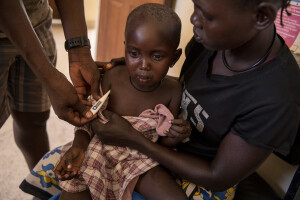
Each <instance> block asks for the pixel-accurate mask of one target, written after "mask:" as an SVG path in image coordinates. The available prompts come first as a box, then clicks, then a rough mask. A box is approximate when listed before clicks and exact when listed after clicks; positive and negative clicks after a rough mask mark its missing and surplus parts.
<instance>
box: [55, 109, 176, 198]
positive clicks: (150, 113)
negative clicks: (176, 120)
mask: <svg viewBox="0 0 300 200" xmlns="http://www.w3.org/2000/svg"><path fill="white" fill-rule="evenodd" d="M143 116H147V117H143ZM124 118H125V119H127V120H128V121H129V122H130V123H131V124H132V126H133V127H134V128H135V129H136V130H138V131H139V132H141V133H142V134H143V135H144V136H145V137H146V138H148V139H149V140H151V141H152V142H156V141H157V140H158V137H159V136H158V133H157V130H159V131H160V132H164V130H168V126H166V123H164V122H163V121H166V122H168V121H170V120H172V119H173V115H172V114H171V112H170V111H169V110H168V109H167V108H166V107H165V106H164V105H161V104H159V105H157V106H156V107H155V109H154V110H146V111H145V112H143V113H142V114H141V115H140V116H138V117H132V116H125V117H124ZM162 119H164V120H162ZM158 122H160V124H158ZM158 125H159V126H158ZM162 127H163V128H162ZM70 147H71V143H68V144H67V145H65V146H64V147H63V152H66V151H67V150H68V149H69V148H70ZM62 155H63V154H62ZM157 165H158V163H157V162H155V161H153V160H152V159H150V158H148V157H147V156H146V155H144V154H142V153H140V152H138V151H136V150H133V149H130V148H127V147H126V148H124V147H116V146H111V145H103V144H102V143H101V141H100V140H99V139H98V137H97V136H94V137H93V138H92V140H91V142H90V144H89V146H88V149H87V152H86V157H85V160H84V161H83V164H82V166H81V169H80V171H81V174H80V176H79V177H78V178H74V179H72V180H68V181H61V182H60V186H61V187H62V188H63V189H64V190H65V191H67V192H80V191H84V190H86V189H89V190H90V193H91V196H92V198H93V199H94V200H100V199H101V200H104V199H131V195H132V192H133V189H134V186H135V183H136V182H137V177H138V176H139V175H141V174H143V173H145V172H146V171H148V170H149V169H151V168H153V167H155V166H157ZM128 186H130V191H126V189H127V188H128ZM124 192H125V193H126V196H123V194H124Z"/></svg>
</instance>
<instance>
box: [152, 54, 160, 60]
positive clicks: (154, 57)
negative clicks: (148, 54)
mask: <svg viewBox="0 0 300 200" xmlns="http://www.w3.org/2000/svg"><path fill="white" fill-rule="evenodd" d="M153 59H154V60H156V61H159V60H161V59H162V56H161V55H153Z"/></svg>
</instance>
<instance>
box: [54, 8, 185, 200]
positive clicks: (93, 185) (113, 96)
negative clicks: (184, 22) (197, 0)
mask: <svg viewBox="0 0 300 200" xmlns="http://www.w3.org/2000/svg"><path fill="white" fill-rule="evenodd" d="M180 30H181V22H180V19H179V17H178V16H177V15H176V14H175V13H174V12H173V11H172V10H171V9H170V8H168V7H166V6H163V5H160V4H144V5H142V6H140V7H138V8H136V9H134V10H133V11H132V12H131V13H130V15H129V16H128V19H127V24H126V29H125V60H126V66H118V67H114V68H113V69H111V70H110V71H108V72H106V74H105V76H104V78H103V81H102V90H103V94H105V93H106V92H107V91H109V90H111V92H110V96H109V101H108V104H107V109H108V110H111V111H114V112H116V113H118V114H119V115H122V116H130V117H125V118H126V119H127V120H128V121H130V122H131V123H132V125H133V126H134V127H135V128H136V129H137V130H139V131H142V132H143V134H144V136H145V137H147V138H148V139H150V140H152V141H154V142H155V141H157V140H158V135H157V133H156V131H155V127H156V126H157V127H156V130H157V132H158V133H159V132H160V135H164V134H165V135H166V134H168V136H166V137H161V138H160V140H159V142H160V143H161V144H162V145H165V146H168V147H175V146H176V144H178V143H179V142H181V141H182V140H183V139H184V138H186V137H187V136H188V134H189V133H187V132H186V131H182V134H180V135H172V134H170V133H168V129H169V128H170V126H171V125H170V123H169V120H172V119H173V116H174V117H177V115H178V112H179V105H180V100H181V85H180V84H179V82H177V81H175V80H173V79H170V78H168V77H166V74H167V72H168V68H169V67H172V66H173V65H174V64H175V63H176V61H177V60H178V59H179V57H180V55H181V49H177V47H178V45H179V40H180ZM149 109H151V110H149ZM143 111H145V112H143ZM141 113H142V114H141ZM172 115H173V116H172ZM138 116H139V117H138ZM153 118H158V120H159V122H157V119H154V120H153ZM166 120H167V121H166ZM108 123H109V122H108ZM161 124H162V126H160V125H161ZM166 126H167V127H166ZM153 129H154V131H153ZM119 139H120V140H122V138H119ZM67 147H68V146H67ZM67 147H66V148H67ZM85 152H86V153H85ZM116 154H117V155H116ZM155 166H157V163H156V162H154V161H153V160H151V159H148V158H147V157H146V156H144V155H143V154H140V153H139V152H137V151H133V150H131V149H128V148H121V147H113V146H109V145H102V144H101V141H100V140H99V139H98V138H97V137H96V136H94V134H93V132H92V131H91V130H90V129H89V128H88V127H85V128H78V129H77V131H76V132H75V138H74V141H73V144H72V147H71V148H70V149H69V150H68V151H67V152H66V153H65V155H64V156H63V157H62V159H61V162H60V164H59V165H58V167H57V170H56V174H57V176H58V177H59V178H60V179H70V178H72V177H73V176H74V175H78V177H76V178H74V179H72V180H68V181H63V182H62V183H61V184H60V185H61V186H62V188H63V192H62V194H61V197H60V199H72V200H73V199H81V200H83V199H91V197H92V199H131V196H132V191H133V189H134V188H136V189H137V190H138V191H140V193H141V194H143V195H144V196H145V197H147V199H155V198H157V197H159V199H173V200H174V199H178V200H179V199H180V200H182V199H187V197H186V195H185V193H184V192H183V191H182V190H181V189H180V187H179V186H178V185H176V182H175V181H174V179H173V178H172V176H171V175H169V174H168V173H167V172H166V171H165V170H164V169H162V168H161V167H155ZM151 168H152V169H151ZM148 170H149V171H148ZM140 175H141V176H140ZM143 191H146V192H143Z"/></svg>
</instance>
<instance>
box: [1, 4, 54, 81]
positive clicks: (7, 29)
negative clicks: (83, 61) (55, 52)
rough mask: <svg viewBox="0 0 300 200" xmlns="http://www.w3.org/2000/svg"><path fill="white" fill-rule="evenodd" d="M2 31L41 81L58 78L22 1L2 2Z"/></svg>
mask: <svg viewBox="0 0 300 200" xmlns="http://www.w3.org/2000/svg"><path fill="white" fill-rule="evenodd" d="M12 12H13V13H12ZM0 30H1V31H2V32H4V33H5V35H6V36H7V37H8V38H9V40H10V41H11V42H12V43H13V44H14V45H15V47H16V48H17V49H18V50H19V52H20V54H21V55H22V56H23V58H24V59H25V60H26V62H27V63H28V65H29V66H30V68H31V69H32V70H33V72H34V73H35V74H36V75H37V76H38V77H39V78H40V79H41V81H43V82H47V81H48V80H49V77H52V78H53V77H56V76H55V74H56V73H57V71H56V70H55V68H53V67H52V64H51V62H50V61H49V59H48V57H47V56H46V53H45V52H44V49H43V47H42V45H41V43H40V41H39V39H38V37H37V35H36V34H35V32H34V30H33V27H32V25H31V23H30V21H29V18H28V16H27V14H26V11H25V8H24V6H23V3H22V2H21V1H19V0H16V1H7V0H0Z"/></svg>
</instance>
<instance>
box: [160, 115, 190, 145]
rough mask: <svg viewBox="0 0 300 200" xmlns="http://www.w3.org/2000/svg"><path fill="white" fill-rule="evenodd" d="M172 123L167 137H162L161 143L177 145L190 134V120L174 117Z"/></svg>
mask: <svg viewBox="0 0 300 200" xmlns="http://www.w3.org/2000/svg"><path fill="white" fill-rule="evenodd" d="M171 124H172V126H171V128H170V129H169V132H167V133H166V135H167V137H161V143H162V144H163V145H166V146H169V147H175V146H176V145H178V144H179V143H180V142H182V141H184V140H185V139H187V138H188V137H189V136H190V134H191V126H190V124H189V122H188V121H186V120H183V119H174V120H172V121H171Z"/></svg>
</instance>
